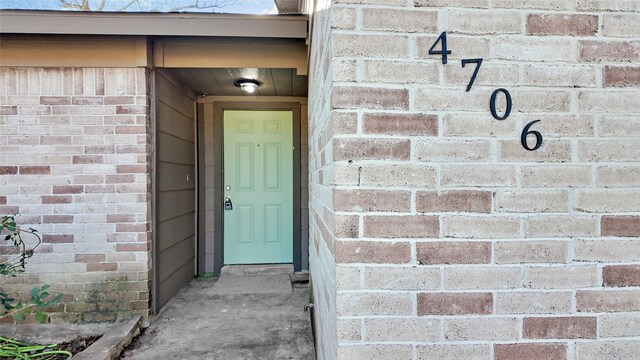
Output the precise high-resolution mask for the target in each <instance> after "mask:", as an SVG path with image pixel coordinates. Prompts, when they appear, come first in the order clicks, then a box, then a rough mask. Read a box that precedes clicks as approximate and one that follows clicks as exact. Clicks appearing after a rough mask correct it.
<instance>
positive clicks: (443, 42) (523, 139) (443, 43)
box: [429, 31, 542, 151]
mask: <svg viewBox="0 0 640 360" xmlns="http://www.w3.org/2000/svg"><path fill="white" fill-rule="evenodd" d="M438 43H440V50H436V46H438ZM429 54H431V55H440V56H442V64H444V65H446V64H447V56H448V55H449V54H451V50H449V49H448V48H447V32H446V31H444V32H443V33H442V34H440V36H439V37H438V38H437V39H436V41H435V42H434V43H433V45H432V46H431V48H430V49H429ZM482 60H483V59H481V58H476V59H462V67H465V65H467V64H475V65H476V68H475V69H474V70H473V75H471V80H469V84H468V85H467V91H470V90H471V87H472V86H473V83H474V82H475V81H476V76H478V71H479V70H480V66H482ZM500 94H502V95H504V97H505V100H506V103H507V107H506V109H505V110H504V113H503V114H502V115H500V114H498V110H497V109H496V100H497V98H498V95H500ZM512 106H513V103H512V101H511V94H510V93H509V91H508V90H507V89H503V88H500V89H497V90H495V91H494V92H493V94H491V99H490V100H489V108H490V109H491V115H493V117H494V118H495V119H496V120H505V119H506V118H508V117H509V115H510V114H511V107H512ZM539 121H540V120H534V121H532V122H530V123H528V124H527V125H526V126H525V127H524V129H523V130H522V134H521V135H520V143H521V144H522V147H524V148H525V149H527V150H529V151H533V150H538V149H539V148H540V146H542V134H540V132H538V131H536V130H530V129H531V126H533V125H534V124H535V123H537V122H539ZM529 135H534V136H535V137H536V142H535V145H534V146H533V147H531V146H529V143H528V141H527V137H528V136H529Z"/></svg>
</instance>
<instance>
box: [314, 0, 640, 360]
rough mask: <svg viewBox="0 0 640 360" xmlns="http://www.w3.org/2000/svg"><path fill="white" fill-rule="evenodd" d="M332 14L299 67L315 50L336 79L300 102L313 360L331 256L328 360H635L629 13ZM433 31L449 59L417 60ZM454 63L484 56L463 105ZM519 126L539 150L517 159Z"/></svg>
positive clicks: (636, 8) (594, 7)
mask: <svg viewBox="0 0 640 360" xmlns="http://www.w3.org/2000/svg"><path fill="white" fill-rule="evenodd" d="M327 11H328V12H330V24H331V29H330V31H329V32H316V33H314V34H313V36H314V38H313V44H312V47H313V48H314V52H313V53H312V54H313V55H315V56H312V59H314V60H315V63H312V64H315V66H314V67H313V69H312V70H313V71H314V72H315V74H322V64H324V63H325V62H326V60H325V59H324V56H322V57H321V56H320V55H321V51H322V50H323V49H329V50H328V51H330V55H329V57H330V64H331V68H330V70H329V72H328V73H329V75H327V76H326V77H323V76H322V75H315V77H312V81H311V84H312V85H311V88H310V91H311V95H310V97H309V99H310V103H313V102H315V104H314V105H315V106H313V107H310V111H311V114H310V132H311V134H310V139H311V141H310V144H311V145H310V150H311V155H310V157H311V166H312V168H310V172H311V180H312V184H311V193H312V199H311V204H312V215H311V221H312V227H311V231H312V235H311V237H312V239H313V241H314V242H313V243H314V244H315V249H314V248H312V249H311V251H312V259H311V264H312V265H311V266H312V275H313V280H314V292H315V293H316V308H317V310H318V311H319V313H318V312H317V313H316V315H318V314H319V316H320V320H318V323H317V324H316V327H317V328H320V333H318V336H319V337H322V339H321V340H319V341H320V342H321V350H322V352H320V353H319V354H320V356H319V358H321V359H332V358H334V355H333V354H332V353H331V351H330V350H328V349H327V347H329V346H331V345H332V344H331V343H330V341H331V340H329V339H328V338H326V337H325V336H327V335H326V333H327V331H328V330H326V329H332V326H333V321H334V319H333V318H332V317H331V316H330V315H327V314H326V312H327V311H331V310H332V306H334V304H333V302H332V301H333V298H331V291H330V290H329V295H326V297H327V298H325V295H324V294H320V295H318V292H322V291H323V288H322V286H328V285H331V284H332V283H331V280H329V274H331V272H332V269H331V266H332V265H333V260H334V259H335V286H336V288H337V292H336V294H335V315H336V316H337V318H336V320H337V324H336V335H335V336H336V338H337V342H338V349H337V355H335V357H337V358H338V359H350V360H353V359H373V358H376V359H382V358H386V359H432V358H433V359H500V360H506V359H551V360H555V359H579V360H586V359H614V358H616V359H618V358H619V359H632V358H637V356H638V353H640V340H639V339H640V327H639V326H638V324H639V323H640V137H639V136H640V120H639V119H640V28H639V25H638V24H640V2H638V1H633V0H543V1H525V0H415V1H407V0H391V1H377V0H337V1H334V2H333V4H332V6H331V7H330V10H324V12H323V13H326V12H327ZM322 16H323V15H322V14H317V16H316V26H318V24H317V22H318V21H321V20H319V19H323V18H322ZM316 30H317V29H316ZM443 31H447V35H448V39H447V40H448V48H449V50H451V51H452V54H450V55H449V59H448V60H449V61H448V64H447V65H443V64H442V62H441V57H440V55H429V54H428V50H429V48H430V47H431V45H432V44H433V43H434V42H435V40H436V38H437V37H438V35H439V34H440V33H441V32H443ZM324 41H328V42H330V47H329V46H328V45H327V44H326V43H323V42H324ZM436 49H439V46H436ZM463 58H483V59H484V62H483V64H482V66H481V68H480V71H479V74H478V77H477V79H476V81H475V84H474V85H473V87H472V89H471V91H469V92H465V90H466V89H465V88H466V85H467V83H468V81H469V79H470V77H471V74H472V73H473V70H474V67H475V66H474V65H473V64H471V66H469V65H467V66H466V67H465V68H462V66H461V61H460V60H461V59H463ZM325 79H326V82H325ZM329 88H330V90H331V93H332V95H331V104H330V107H331V109H330V110H329V111H328V110H326V109H325V108H324V106H325V105H326V104H325V103H324V102H323V100H324V99H325V98H324V91H328V89H329ZM498 88H505V89H507V90H508V91H509V92H510V94H511V96H512V97H513V111H512V112H511V115H510V116H509V117H508V118H507V119H506V120H503V121H498V120H495V119H494V118H493V117H492V115H491V113H490V111H489V99H490V97H491V94H492V92H493V91H494V90H496V89H498ZM498 108H500V109H499V112H500V113H503V111H504V106H502V105H501V104H500V101H498ZM533 120H541V122H540V123H537V124H536V125H534V126H533V127H532V129H535V130H537V131H539V132H540V133H541V134H542V135H543V136H544V142H543V145H542V147H541V148H540V149H539V150H536V151H527V150H525V149H524V148H523V147H522V146H521V144H520V135H521V132H522V130H523V128H524V126H525V125H526V124H528V123H529V122H531V121H533ZM323 128H324V129H325V130H323ZM529 141H530V142H531V143H535V138H533V137H529ZM325 143H326V144H329V145H328V146H330V147H324V146H323V145H324V144H325ZM314 166H315V167H314ZM325 245H326V250H324V249H325ZM318 248H320V250H318ZM323 251H325V252H326V253H327V254H331V255H327V256H324V255H323V254H324V253H323ZM314 267H315V269H314ZM319 279H320V280H319ZM319 283H320V284H319ZM327 284H328V285H327ZM318 308H319V309H318ZM327 309H328V310H327Z"/></svg>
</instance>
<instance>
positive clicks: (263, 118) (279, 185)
mask: <svg viewBox="0 0 640 360" xmlns="http://www.w3.org/2000/svg"><path fill="white" fill-rule="evenodd" d="M223 194H224V197H225V203H226V205H225V209H224V210H223V213H224V263H225V264H273V263H291V262H292V260H293V114H292V112H291V111H244V110H242V111H240V110H226V111H225V112H224V191H223ZM229 205H230V207H229Z"/></svg>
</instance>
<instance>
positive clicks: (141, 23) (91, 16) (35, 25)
mask: <svg viewBox="0 0 640 360" xmlns="http://www.w3.org/2000/svg"><path fill="white" fill-rule="evenodd" d="M0 33H3V34H55V35H147V36H215V37H251V38H264V37H266V38H289V39H306V38H307V36H308V34H307V16H306V15H233V14H185V13H169V14H159V13H106V12H63V11H23V10H2V11H0Z"/></svg>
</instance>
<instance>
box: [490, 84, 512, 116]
mask: <svg viewBox="0 0 640 360" xmlns="http://www.w3.org/2000/svg"><path fill="white" fill-rule="evenodd" d="M500 92H501V93H503V94H504V96H505V97H506V99H507V109H506V110H505V111H504V115H502V116H498V111H497V110H496V97H498V93H500ZM489 105H490V106H491V115H493V117H494V118H495V119H496V120H504V119H506V118H508V117H509V114H511V105H512V103H511V94H509V92H508V91H507V90H506V89H503V88H500V89H498V90H496V91H494V92H493V94H491V101H490V103H489Z"/></svg>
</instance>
